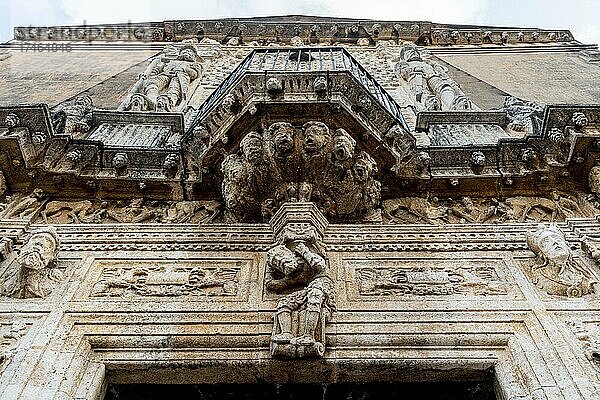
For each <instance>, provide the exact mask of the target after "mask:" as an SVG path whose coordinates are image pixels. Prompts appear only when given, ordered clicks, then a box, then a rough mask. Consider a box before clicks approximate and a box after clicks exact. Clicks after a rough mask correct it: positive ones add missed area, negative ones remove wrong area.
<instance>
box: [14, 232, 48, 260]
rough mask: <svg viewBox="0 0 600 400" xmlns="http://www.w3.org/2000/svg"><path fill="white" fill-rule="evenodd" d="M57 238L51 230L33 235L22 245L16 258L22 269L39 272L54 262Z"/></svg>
mask: <svg viewBox="0 0 600 400" xmlns="http://www.w3.org/2000/svg"><path fill="white" fill-rule="evenodd" d="M57 252H58V237H57V236H56V233H55V232H54V231H51V230H44V231H39V232H37V233H34V234H33V235H32V236H31V238H30V239H29V240H28V241H27V242H26V243H25V244H24V245H23V247H22V248H21V251H20V252H19V256H18V258H17V260H18V262H19V264H20V265H21V267H22V268H27V269H32V270H40V269H43V268H46V267H48V266H49V265H50V264H52V263H53V262H54V261H55V260H56V255H57Z"/></svg>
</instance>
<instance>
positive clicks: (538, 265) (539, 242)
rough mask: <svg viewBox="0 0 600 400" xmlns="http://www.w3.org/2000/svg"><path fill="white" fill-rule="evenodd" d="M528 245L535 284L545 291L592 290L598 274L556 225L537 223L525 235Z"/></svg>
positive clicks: (574, 293)
mask: <svg viewBox="0 0 600 400" xmlns="http://www.w3.org/2000/svg"><path fill="white" fill-rule="evenodd" d="M527 245H528V246H529V248H530V249H531V251H533V252H534V253H535V255H536V260H535V262H534V263H533V265H532V266H531V270H530V272H531V276H532V278H533V281H534V283H535V284H536V285H537V286H538V287H539V288H541V289H543V290H544V291H546V292H547V293H548V294H552V295H559V296H568V297H581V296H583V295H586V294H590V293H592V292H595V291H596V290H595V285H596V284H597V283H598V276H597V275H596V274H595V273H594V272H593V271H592V270H591V269H590V268H588V267H587V266H585V265H583V264H582V263H581V262H580V261H579V260H576V259H574V258H573V252H572V251H571V248H570V247H569V244H568V243H567V241H566V239H565V235H564V234H563V233H562V232H561V231H560V229H558V227H557V226H556V225H550V226H548V227H547V226H545V225H544V224H540V225H538V227H537V229H536V230H535V231H532V232H529V233H528V234H527Z"/></svg>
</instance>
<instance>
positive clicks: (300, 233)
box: [265, 203, 336, 358]
mask: <svg viewBox="0 0 600 400" xmlns="http://www.w3.org/2000/svg"><path fill="white" fill-rule="evenodd" d="M289 204H290V203H285V204H284V205H283V207H282V208H281V209H280V210H279V212H278V213H277V214H276V215H275V216H274V217H273V220H272V226H273V227H274V230H275V237H276V244H275V246H273V247H272V248H271V249H270V250H269V251H268V252H267V262H266V272H265V285H266V289H267V291H268V292H271V293H275V294H278V295H281V297H279V300H278V302H277V310H276V312H275V315H274V316H273V320H274V321H273V333H272V335H271V355H272V356H273V357H284V358H301V357H310V356H318V357H322V356H323V354H324V352H325V324H326V322H327V319H328V318H330V316H331V313H332V312H333V311H335V308H336V306H335V287H334V282H333V280H332V279H331V277H330V274H329V265H328V261H327V256H326V254H325V248H324V244H323V230H324V228H325V227H326V222H325V223H321V224H319V223H317V224H315V223H314V218H315V217H313V215H315V214H316V219H317V220H319V219H320V220H321V221H324V217H323V216H322V215H318V214H317V213H318V211H317V210H316V209H315V207H314V206H313V205H312V204H311V203H299V204H300V207H298V208H296V209H294V208H293V207H288V205H289ZM285 214H292V215H285ZM282 220H283V222H284V223H283V224H280V223H278V222H281V221H282ZM311 220H312V221H311Z"/></svg>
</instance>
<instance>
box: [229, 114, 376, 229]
mask: <svg viewBox="0 0 600 400" xmlns="http://www.w3.org/2000/svg"><path fill="white" fill-rule="evenodd" d="M355 144H356V143H355V141H354V139H353V138H352V137H351V136H350V135H349V134H348V133H347V132H346V131H345V130H343V129H337V130H335V132H331V130H330V129H329V127H328V126H327V125H325V124H324V123H322V122H318V121H310V122H307V123H305V124H304V125H302V127H301V128H298V127H294V126H292V125H291V124H289V123H287V122H276V123H273V124H271V125H270V126H269V128H268V130H267V131H266V132H265V134H264V135H261V134H259V133H258V132H250V133H248V134H247V135H246V136H245V137H244V138H243V139H242V141H241V143H240V151H239V152H238V153H237V154H231V155H228V156H227V157H226V158H225V160H224V161H223V163H222V165H221V170H222V173H223V186H222V190H223V198H224V200H225V207H226V216H227V219H228V220H230V221H252V220H257V219H260V217H259V216H262V218H263V219H264V220H268V219H269V218H270V217H271V216H272V215H273V213H274V212H275V211H276V210H277V209H278V208H279V206H280V205H281V204H282V203H283V202H285V201H297V200H298V199H300V200H301V201H313V202H314V203H315V204H317V205H318V207H319V208H320V209H321V210H322V211H323V212H324V213H325V214H326V215H327V216H328V217H332V218H334V219H341V220H353V221H357V220H358V221H363V222H376V221H381V214H380V210H379V202H380V196H381V184H380V183H379V181H377V180H376V179H375V174H376V173H377V171H378V167H377V164H376V163H375V161H374V160H373V158H372V157H371V156H370V155H369V154H367V153H365V152H364V151H359V150H357V149H355Z"/></svg>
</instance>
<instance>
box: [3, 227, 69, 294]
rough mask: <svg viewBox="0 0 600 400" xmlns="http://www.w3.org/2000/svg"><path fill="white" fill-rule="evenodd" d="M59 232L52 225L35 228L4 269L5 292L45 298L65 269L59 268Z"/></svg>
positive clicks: (61, 277) (59, 279)
mask: <svg viewBox="0 0 600 400" xmlns="http://www.w3.org/2000/svg"><path fill="white" fill-rule="evenodd" d="M58 246H59V242H58V236H57V235H56V232H55V231H54V230H53V229H51V228H47V229H41V230H38V231H36V232H34V233H33V234H32V235H31V237H30V238H29V240H27V241H26V242H25V244H24V245H23V247H22V248H21V250H20V251H19V254H18V255H17V257H16V259H15V260H14V261H13V262H12V263H11V265H9V266H8V268H7V269H6V271H5V272H4V276H3V282H2V294H3V295H4V296H10V297H15V298H36V297H37V298H45V297H48V296H49V295H50V293H52V290H53V289H54V287H55V286H56V283H57V282H60V281H62V279H63V273H62V271H61V270H60V269H58V268H56V260H57V257H58Z"/></svg>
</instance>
